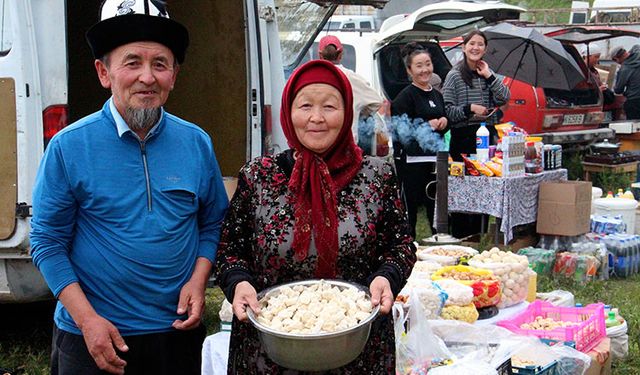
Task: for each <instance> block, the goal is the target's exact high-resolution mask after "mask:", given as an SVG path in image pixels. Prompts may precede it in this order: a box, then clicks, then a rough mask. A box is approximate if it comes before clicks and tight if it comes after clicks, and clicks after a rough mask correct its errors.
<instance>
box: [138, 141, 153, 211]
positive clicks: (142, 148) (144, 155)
mask: <svg viewBox="0 0 640 375" xmlns="http://www.w3.org/2000/svg"><path fill="white" fill-rule="evenodd" d="M145 145H146V142H145V141H141V142H140V151H141V152H142V164H143V165H144V178H145V181H146V183H147V211H148V212H151V180H150V179H149V165H148V164H147V149H146V147H145Z"/></svg>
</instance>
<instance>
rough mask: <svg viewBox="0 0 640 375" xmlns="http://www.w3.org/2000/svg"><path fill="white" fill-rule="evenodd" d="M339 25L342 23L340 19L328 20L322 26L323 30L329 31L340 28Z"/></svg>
mask: <svg viewBox="0 0 640 375" xmlns="http://www.w3.org/2000/svg"><path fill="white" fill-rule="evenodd" d="M340 25H342V22H340V21H329V22H327V23H325V24H324V28H322V30H323V31H330V30H334V31H335V30H338V29H339V28H340Z"/></svg>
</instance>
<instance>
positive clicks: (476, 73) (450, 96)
mask: <svg viewBox="0 0 640 375" xmlns="http://www.w3.org/2000/svg"><path fill="white" fill-rule="evenodd" d="M486 50H487V38H486V37H485V35H484V33H482V32H481V31H478V30H474V31H472V32H470V33H469V34H467V35H466V36H465V37H464V39H463V43H462V52H463V54H464V58H463V59H462V61H460V62H459V63H458V64H457V65H456V66H455V67H454V68H453V69H451V71H449V74H447V78H446V79H445V81H444V86H443V88H442V94H443V96H444V102H445V107H446V110H447V117H448V118H449V126H450V127H451V141H450V145H449V154H450V155H451V157H452V158H453V160H457V161H462V157H461V156H460V154H475V153H476V131H477V130H478V127H479V126H480V123H481V122H486V123H487V129H489V132H490V133H491V137H490V140H491V142H492V143H493V144H495V140H496V130H495V128H494V127H493V125H494V124H496V123H497V122H498V118H497V112H498V111H495V112H494V113H492V112H493V111H494V109H496V108H497V107H500V106H502V105H504V104H506V103H507V102H508V101H509V88H508V87H507V86H505V85H504V84H503V83H502V79H500V78H498V77H496V76H495V75H494V74H493V72H492V71H491V69H489V65H488V64H487V63H486V62H485V61H483V60H482V57H483V56H484V54H485V52H486ZM489 114H491V115H489Z"/></svg>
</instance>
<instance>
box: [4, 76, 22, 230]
mask: <svg viewBox="0 0 640 375" xmlns="http://www.w3.org/2000/svg"><path fill="white" fill-rule="evenodd" d="M15 93H16V86H15V81H14V80H13V79H12V78H0V240H5V239H7V238H9V237H10V236H11V235H12V234H13V231H14V230H15V226H16V205H15V204H16V199H17V196H18V192H17V186H18V169H17V162H18V161H17V158H16V157H17V151H18V150H17V145H16V94H15Z"/></svg>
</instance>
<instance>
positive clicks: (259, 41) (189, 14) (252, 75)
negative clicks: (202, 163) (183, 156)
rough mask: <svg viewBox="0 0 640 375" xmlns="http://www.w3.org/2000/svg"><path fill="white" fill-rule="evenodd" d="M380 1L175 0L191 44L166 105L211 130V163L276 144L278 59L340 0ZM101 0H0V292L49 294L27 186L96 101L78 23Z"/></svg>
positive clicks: (281, 72) (233, 171) (231, 161)
mask: <svg viewBox="0 0 640 375" xmlns="http://www.w3.org/2000/svg"><path fill="white" fill-rule="evenodd" d="M386 2H387V0H356V1H354V0H323V1H321V2H318V1H300V0H260V1H258V0H243V1H242V2H239V1H238V0H217V1H188V0H174V1H171V3H170V8H169V12H170V15H171V17H172V18H174V19H176V20H178V21H180V22H181V23H183V24H184V25H185V26H186V27H187V28H188V29H189V33H190V38H191V45H190V46H189V50H188V52H187V57H186V61H185V63H184V65H183V66H182V67H181V71H180V76H179V78H178V81H177V84H176V88H175V90H174V91H173V93H172V94H171V96H170V99H169V101H168V102H167V104H166V108H167V110H169V111H170V112H172V113H175V114H177V115H179V116H181V117H183V118H185V119H188V120H189V121H192V122H194V123H196V124H198V125H200V126H201V127H202V128H203V129H204V130H205V131H207V132H208V133H210V134H211V135H212V139H213V141H214V146H215V148H216V155H217V157H218V161H219V164H220V167H221V169H222V172H223V174H224V175H227V176H235V175H237V172H238V170H239V169H240V167H241V166H242V165H243V164H244V163H245V162H246V161H247V160H248V159H250V158H253V157H256V156H259V155H261V154H264V153H269V152H279V151H282V150H284V149H286V148H288V147H287V143H286V141H285V139H284V136H283V132H282V129H281V128H280V126H279V112H280V104H279V103H280V97H281V93H282V88H283V87H284V83H285V70H286V69H291V68H292V67H293V66H295V65H296V64H297V62H298V61H300V59H301V58H302V56H301V51H302V50H303V49H304V47H308V46H309V45H310V44H311V43H312V41H313V39H314V38H315V36H316V35H317V34H318V33H319V31H320V29H321V27H322V26H323V25H324V23H325V22H326V21H327V20H328V19H329V18H330V17H331V15H332V14H333V12H334V11H335V9H336V8H337V6H338V5H340V4H342V3H349V4H354V3H356V4H359V5H373V6H377V7H381V6H383V5H384V4H385V3H386ZM99 5H100V1H68V2H67V1H65V0H46V1H42V0H0V20H2V22H0V303H3V302H4V303H6V302H29V301H35V300H38V299H46V298H51V295H50V293H49V290H48V288H47V287H46V285H45V283H44V280H43V279H42V277H41V276H40V273H39V272H38V271H37V269H36V268H35V267H34V266H33V264H32V262H31V257H30V255H29V251H30V249H29V229H30V228H29V220H30V219H29V217H30V207H31V194H32V186H33V182H34V178H35V174H36V171H37V169H38V165H39V162H40V158H41V157H42V153H43V150H44V148H45V147H46V144H47V142H48V141H49V139H51V137H52V136H53V135H54V134H55V133H56V132H57V131H59V130H60V129H62V128H63V127H64V126H66V125H67V124H68V123H71V122H73V121H75V120H77V119H79V118H81V117H83V116H85V115H87V114H89V113H92V112H95V111H97V110H98V109H99V108H101V106H102V104H103V103H104V101H105V100H106V99H107V98H108V96H109V93H108V92H107V91H106V90H104V89H103V88H102V87H101V86H100V85H99V82H98V79H97V77H96V73H95V70H94V68H93V58H92V56H91V52H90V50H89V47H88V45H87V43H86V41H85V38H84V34H85V32H86V30H88V29H89V27H90V26H91V25H92V24H94V23H95V22H97V20H98V9H99Z"/></svg>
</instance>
